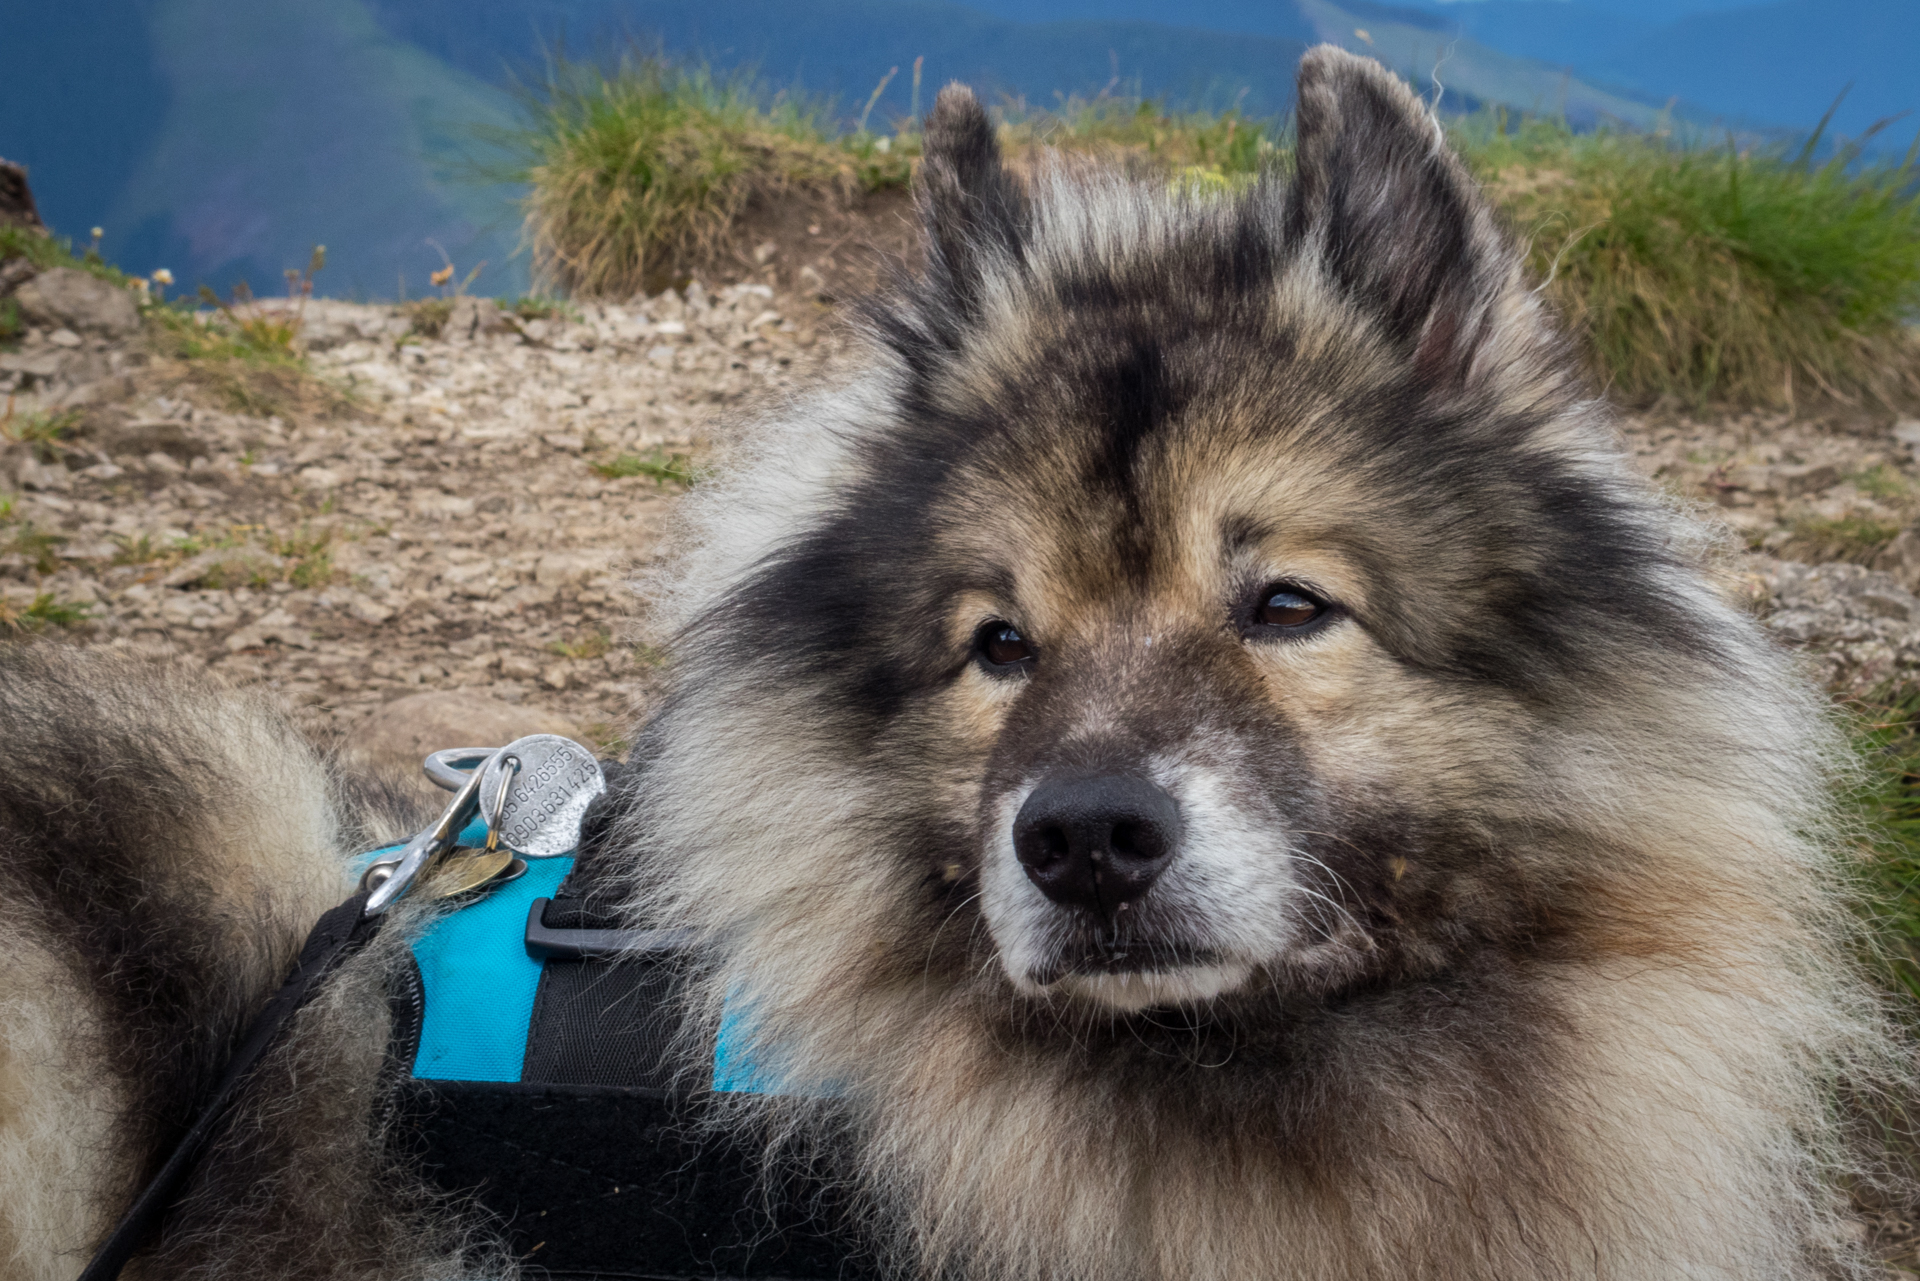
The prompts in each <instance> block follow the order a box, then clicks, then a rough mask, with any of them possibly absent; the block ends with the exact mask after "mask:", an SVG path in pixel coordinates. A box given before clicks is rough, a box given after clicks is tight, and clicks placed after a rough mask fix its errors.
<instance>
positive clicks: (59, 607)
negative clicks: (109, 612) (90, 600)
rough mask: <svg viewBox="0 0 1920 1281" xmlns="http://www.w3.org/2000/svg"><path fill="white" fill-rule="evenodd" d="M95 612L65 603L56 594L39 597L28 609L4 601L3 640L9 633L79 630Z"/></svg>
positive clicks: (0, 608) (0, 603) (0, 611)
mask: <svg viewBox="0 0 1920 1281" xmlns="http://www.w3.org/2000/svg"><path fill="white" fill-rule="evenodd" d="M92 612H93V607H92V606H90V605H84V604H81V603H79V602H78V601H63V600H61V599H60V598H59V597H57V596H55V595H54V594H53V593H52V592H41V593H39V594H38V595H36V596H35V597H34V598H33V600H32V601H30V602H29V603H28V604H27V605H26V607H25V608H21V607H19V606H16V605H11V604H9V603H8V602H7V600H6V598H5V597H0V636H4V635H5V634H7V633H8V632H13V633H24V632H43V631H45V630H47V629H48V628H49V627H79V626H81V625H82V624H84V623H85V622H86V621H87V619H88V617H89V616H90V615H91V614H92Z"/></svg>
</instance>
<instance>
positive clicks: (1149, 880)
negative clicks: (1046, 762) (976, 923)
mask: <svg viewBox="0 0 1920 1281" xmlns="http://www.w3.org/2000/svg"><path fill="white" fill-rule="evenodd" d="M1179 841H1180V810H1179V807H1178V806H1176V805H1175V804H1174V803H1173V798H1172V797H1171V796H1168V795H1167V794H1166V793H1165V792H1163V791H1161V790H1160V789H1159V788H1158V787H1155V786H1154V785H1153V784H1152V783H1149V782H1148V781H1147V780H1146V779H1144V778H1136V777H1134V776H1133V775H1131V774H1095V775H1091V776H1084V775H1083V776H1080V777H1070V778H1052V779H1048V780H1047V781H1046V782H1044V783H1042V784H1040V786H1038V787H1036V788H1034V789H1033V793H1032V795H1030V796H1028V797H1027V803H1026V804H1025V805H1022V806H1021V807H1020V813H1019V816H1018V817H1016V818H1015V819H1014V820H1013V851H1014V853H1015V855H1017V856H1018V857H1019V859H1020V864H1021V866H1023V867H1025V868H1026V869H1027V877H1028V879H1030V880H1031V881H1032V882H1033V883H1034V884H1035V885H1038V886H1039V887H1040V891H1041V893H1043V894H1045V895H1046V896H1047V897H1048V898H1050V899H1052V900H1053V901H1054V902H1056V903H1061V904H1064V905H1066V906H1068V907H1081V908H1087V909H1089V910H1091V911H1097V912H1099V913H1101V914H1102V915H1105V916H1111V915H1112V914H1113V913H1114V912H1116V911H1118V910H1119V908H1120V906H1121V905H1122V904H1124V903H1131V902H1132V901H1133V900H1135V899H1137V898H1139V897H1140V896H1141V895H1142V894H1145V893H1146V892H1147V887H1148V886H1150V885H1152V884H1153V882H1154V878H1156V877H1158V876H1159V875H1160V873H1161V872H1163V871H1165V870H1166V867H1167V864H1169V863H1171V862H1172V861H1173V852H1174V848H1175V847H1176V846H1177V845H1178V844H1179Z"/></svg>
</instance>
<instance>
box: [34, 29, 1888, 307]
mask: <svg viewBox="0 0 1920 1281" xmlns="http://www.w3.org/2000/svg"><path fill="white" fill-rule="evenodd" d="M10 9H11V11H10V12H9V13H8V14H7V15H6V17H5V19H4V21H0V156H4V157H5V158H7V159H10V160H16V161H20V162H22V163H24V164H26V165H27V166H28V169H29V174H30V177H31V181H32V183H33V188H34V191H35V194H36V196H37V197H38V199H39V201H40V205H41V210H42V213H43V214H44V216H45V217H46V219H47V221H48V222H49V223H50V224H51V225H52V226H53V227H54V228H55V229H56V231H58V232H60V233H62V234H65V235H69V236H72V237H74V238H75V239H76V240H77V241H82V242H84V241H85V239H86V238H87V232H88V229H89V228H91V227H93V226H99V227H100V228H102V230H103V232H104V242H103V249H104V251H105V252H106V253H107V254H108V256H109V257H110V258H112V259H113V260H114V261H116V262H118V263H120V264H122V265H123V266H125V267H127V268H128V269H129V270H133V271H150V270H152V269H153V268H156V267H161V266H165V267H168V268H170V269H171V270H172V271H173V272H174V274H175V276H176V277H178V278H179V279H180V280H182V282H183V283H189V284H190V283H193V282H197V281H206V282H208V283H211V284H214V285H215V286H216V287H219V288H222V289H225V288H228V287H230V286H231V285H232V284H233V283H234V282H235V281H238V280H241V279H246V280H248V281H249V282H250V283H251V284H252V285H253V287H254V288H255V289H256V290H259V291H261V292H266V291H268V290H270V289H271V288H272V287H274V286H275V285H276V284H277V282H278V281H279V279H280V276H281V273H282V272H283V271H284V270H285V269H287V268H298V267H300V266H302V265H304V263H305V262H306V259H307V255H308V253H309V252H310V250H311V248H312V246H313V245H314V244H322V243H323V244H325V245H327V246H328V257H329V266H328V268H327V270H326V272H325V273H324V274H323V275H322V277H321V279H320V281H319V282H318V283H319V285H320V287H321V288H322V289H323V291H325V292H328V293H333V294H339V295H348V296H365V297H393V296H396V295H399V294H408V293H411V294H415V295H417V294H419V293H421V292H424V291H425V288H426V278H427V276H428V274H429V273H430V272H432V271H433V270H435V269H436V268H438V267H440V266H442V265H443V263H444V262H447V261H452V262H453V263H454V264H455V266H456V269H457V270H458V271H459V272H460V274H461V275H463V276H464V275H465V274H466V273H467V272H468V271H469V270H472V269H473V268H474V267H476V266H478V267H479V268H480V274H479V276H478V277H477V278H476V280H475V283H474V286H473V287H474V288H475V289H476V290H477V291H481V292H487V293H496V294H501V293H517V292H521V291H523V290H525V289H527V288H528V287H529V285H530V282H529V280H528V268H527V259H526V256H525V255H524V253H522V252H520V249H519V211H518V206H517V203H516V201H517V198H518V196H519V194H520V193H519V192H518V190H517V189H515V188H514V187H513V186H512V185H511V184H505V183H501V182H499V181H494V180H489V179H488V178H487V177H486V176H485V170H484V167H483V165H484V161H485V160H486V159H487V156H486V155H485V153H484V149H483V148H481V147H480V146H479V144H478V143H477V142H476V138H477V137H478V136H479V132H478V131H483V130H485V129H486V128H488V127H493V128H498V127H501V126H505V125H509V124H511V122H512V121H513V120H514V118H515V105H514V98H513V95H512V92H511V88H512V85H513V83H514V81H515V78H516V77H518V78H520V79H522V80H524V79H527V78H531V77H537V76H538V74H539V70H540V66H541V61H542V58H543V56H544V53H545V51H546V50H548V49H551V48H554V47H556V46H557V45H563V46H564V47H566V48H568V49H569V50H571V51H573V52H575V53H589V54H590V53H593V52H596V51H602V50H606V49H610V48H614V47H617V46H619V45H620V44H622V43H624V42H627V41H638V42H639V43H641V44H642V45H644V46H648V47H659V48H662V49H665V50H666V51H668V52H671V53H674V54H676V55H681V56H687V57H693V58H698V59H702V60H704V61H706V62H708V63H710V64H711V65H713V66H714V67H715V68H716V69H718V70H721V71H729V70H733V69H740V68H745V69H749V70H751V71H753V72H755V73H757V74H758V75H759V76H760V77H762V78H763V79H764V80H765V81H767V82H768V83H769V84H771V85H773V86H777V87H783V88H789V89H793V90H797V91H800V92H803V93H806V94H809V95H812V96H814V97H816V98H821V99H830V100H832V101H833V102H834V103H835V104H836V107H835V110H836V111H837V112H838V114H839V115H840V116H841V117H842V118H850V117H852V116H853V115H856V114H858V112H859V110H860V108H861V107H862V106H863V105H864V104H865V102H866V100H867V97H868V95H869V94H870V93H871V92H872V90H873V87H874V86H875V85H876V84H877V83H878V82H879V81H880V79H881V78H882V77H883V76H884V75H885V74H886V73H887V71H888V69H889V68H898V69H899V74H897V75H896V76H895V77H894V78H893V80H892V81H891V82H890V83H889V84H888V86H887V89H886V92H885V93H884V94H883V95H882V97H881V99H880V102H879V103H878V105H877V106H876V108H875V113H874V119H875V120H876V121H895V120H901V119H904V118H906V117H907V116H908V115H909V113H910V110H911V105H912V104H911V100H910V95H911V87H910V72H909V68H910V67H911V65H912V63H913V61H914V59H915V58H917V57H924V58H925V77H924V88H923V91H922V105H924V104H925V103H926V102H927V101H930V100H931V95H932V92H933V90H934V88H935V87H937V86H938V85H940V84H942V83H945V82H946V81H948V80H953V79H959V80H964V81H967V82H969V83H971V84H973V85H975V86H976V87H977V88H978V89H980V90H981V91H983V92H984V93H985V94H987V95H988V96H989V97H990V98H993V99H998V100H1005V101H1025V102H1027V103H1029V104H1034V105H1048V104H1051V103H1052V102H1054V101H1055V100H1056V97H1057V96H1058V95H1063V94H1075V93H1078V94H1094V93H1098V92H1100V91H1101V90H1103V89H1105V88H1108V87H1110V86H1116V87H1117V88H1118V89H1119V90H1122V91H1125V92H1137V93H1143V94H1146V95H1149V96H1153V97H1156V98H1160V99H1162V100H1164V101H1165V102H1167V103H1168V104H1169V105H1171V106H1175V107H1186V106H1198V107H1210V108H1215V109H1218V108H1222V107H1227V106H1236V105H1237V106H1239V107H1240V108H1241V109H1242V110H1245V111H1247V112H1249V113H1251V114H1254V115H1259V116H1278V115H1280V114H1283V113H1284V112H1285V111H1286V110H1287V109H1288V106H1289V102H1290V93H1291V81H1292V74H1293V67H1294V64H1295V62H1297V60H1298V58H1299V56H1300V54H1301V52H1302V51H1304V49H1305V48H1306V47H1307V46H1308V45H1310V44H1312V43H1314V42H1316V41H1322V40H1329V41H1333V42H1335V43H1339V44H1342V45H1344V46H1346V47H1348V48H1351V49H1354V50H1355V51H1357V52H1363V53H1371V54H1373V55H1374V56H1376V57H1380V58H1381V59H1382V60H1383V61H1385V62H1387V63H1388V64H1389V65H1390V66H1392V67H1394V68H1395V69H1396V70H1398V71H1400V72H1402V73H1403V74H1405V75H1407V76H1408V77H1409V78H1411V79H1413V80H1414V81H1415V83H1417V84H1419V85H1421V86H1422V87H1423V88H1424V89H1427V90H1429V91H1435V90H1436V87H1437V88H1438V91H1440V92H1442V93H1443V94H1444V96H1443V99H1442V101H1443V103H1444V104H1446V105H1448V106H1451V107H1453V108H1456V109H1470V108H1473V107H1475V106H1479V105H1484V104H1494V103H1498V104H1504V105H1506V106H1508V107H1511V108H1514V109H1517V110H1520V111H1532V112H1548V113H1557V114H1564V115H1565V116H1566V117H1567V118H1568V119H1569V120H1570V121H1571V122H1573V123H1574V124H1575V125H1576V126H1578V127H1587V126H1591V125H1594V124H1596V123H1600V122H1603V121H1618V122H1622V123H1625V124H1627V125H1630V126H1635V127H1647V126H1651V125H1653V124H1655V123H1657V122H1660V121H1661V120H1662V119H1663V118H1667V119H1672V120H1674V121H1677V122H1678V123H1679V124H1680V126H1681V127H1685V128H1694V129H1698V130H1700V131H1702V132H1705V131H1709V130H1711V131H1713V132H1714V133H1715V134H1716V135H1717V132H1718V130H1719V129H1720V128H1722V127H1726V128H1732V129H1736V130H1739V131H1741V132H1742V133H1751V132H1754V131H1759V132H1762V133H1766V132H1777V133H1778V134H1780V135H1781V136H1783V137H1784V136H1789V135H1791V134H1793V133H1795V132H1803V131H1805V130H1806V129H1808V128H1810V127H1811V126H1812V125H1813V123H1814V122H1815V121H1816V120H1818V119H1819V118H1820V116H1821V114H1822V113H1823V112H1825V111H1826V110H1827V108H1828V106H1829V105H1830V104H1831V103H1832V102H1833V101H1834V98H1835V96H1836V95H1837V94H1839V93H1840V92H1841V91H1842V90H1843V89H1847V93H1846V97H1845V98H1844V99H1843V100H1842V101H1841V103H1840V106H1839V107H1838V109H1837V110H1836V111H1835V113H1834V117H1833V123H1832V126H1831V127H1832V129H1833V130H1834V131H1835V132H1836V133H1837V134H1841V135H1846V136H1859V135H1860V134H1862V133H1864V132H1866V131H1867V130H1868V129H1870V128H1871V127H1872V126H1873V124H1874V123H1875V122H1876V121H1879V120H1881V119H1883V118H1886V117H1893V116H1898V115H1899V114H1900V113H1902V112H1906V111H1909V110H1912V109H1914V108H1916V107H1920V2H1917V0H1775V2H1772V3H1761V4H1755V3H1746V2H1741V0H1454V2H1451V3H1442V2H1441V0H1403V2H1401V3H1397V4H1392V5H1388V4H1381V3H1375V2H1373V0H1179V2H1178V3H1176V2H1174V0H972V3H970V4H965V5H963V4H957V3H947V2H945V0H704V2H703V3H700V4H698V5H695V4H689V3H684V2H683V3H666V2H663V0H248V3H246V4H235V3H232V0H62V2H61V3H59V4H29V3H24V2H23V3H20V4H16V5H13V6H10ZM1436 82H1437V85H1436ZM1849 86H1851V87H1850V88H1849ZM1916 129H1920V117H1912V116H1910V117H1906V118H1904V119H1902V120H1899V121H1898V122H1897V123H1895V124H1894V125H1893V126H1892V127H1890V128H1887V129H1886V130H1885V131H1884V132H1882V133H1881V134H1880V135H1878V137H1877V138H1876V139H1875V145H1876V146H1877V147H1878V148H1879V149H1880V150H1881V152H1882V153H1885V154H1898V152H1900V151H1903V150H1904V149H1905V148H1906V146H1907V143H1908V142H1909V141H1910V140H1911V139H1912V137H1913V135H1914V132H1915V130H1916Z"/></svg>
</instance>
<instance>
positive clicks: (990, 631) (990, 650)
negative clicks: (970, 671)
mask: <svg viewBox="0 0 1920 1281" xmlns="http://www.w3.org/2000/svg"><path fill="white" fill-rule="evenodd" d="M973 647H974V649H975V651H976V652H978V653H979V655H980V657H981V658H982V659H984V660H985V661H986V664H987V666H989V667H1014V666H1017V665H1018V664H1021V663H1025V662H1028V661H1029V660H1031V659H1032V658H1033V646H1032V645H1030V644H1028V643H1027V638H1026V637H1024V636H1022V635H1021V634H1020V629H1019V628H1017V627H1015V626H1014V625H1013V624H1012V623H1009V622H1008V621H1007V620H1006V619H1004V618H996V619H993V620H991V621H990V622H986V623H982V624H981V625H980V630H979V631H978V632H975V633H974V637H973Z"/></svg>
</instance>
